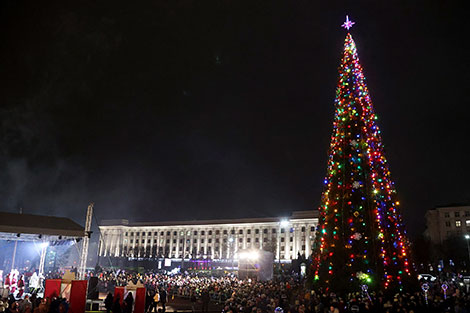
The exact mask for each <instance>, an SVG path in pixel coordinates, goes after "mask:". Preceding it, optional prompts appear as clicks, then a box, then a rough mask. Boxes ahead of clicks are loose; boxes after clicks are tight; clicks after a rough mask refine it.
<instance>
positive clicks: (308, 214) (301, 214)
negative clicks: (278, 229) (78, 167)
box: [100, 210, 318, 227]
mask: <svg viewBox="0 0 470 313" xmlns="http://www.w3.org/2000/svg"><path fill="white" fill-rule="evenodd" d="M283 218H288V219H291V220H295V219H306V218H318V211H317V210H308V211H294V212H292V214H291V216H289V217H253V218H236V219H235V218H234V219H214V220H186V221H169V222H129V221H128V220H125V219H112V220H102V221H101V225H100V226H121V225H122V226H142V227H144V226H179V225H181V226H182V225H215V224H244V223H275V222H279V221H280V220H282V219H283Z"/></svg>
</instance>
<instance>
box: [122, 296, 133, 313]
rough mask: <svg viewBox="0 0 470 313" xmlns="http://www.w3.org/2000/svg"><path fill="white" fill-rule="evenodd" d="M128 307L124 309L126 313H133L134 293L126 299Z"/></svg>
mask: <svg viewBox="0 0 470 313" xmlns="http://www.w3.org/2000/svg"><path fill="white" fill-rule="evenodd" d="M124 302H125V303H126V306H125V308H124V313H132V305H133V304H134V297H133V296H132V292H129V293H128V294H127V297H126V299H124Z"/></svg>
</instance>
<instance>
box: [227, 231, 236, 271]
mask: <svg viewBox="0 0 470 313" xmlns="http://www.w3.org/2000/svg"><path fill="white" fill-rule="evenodd" d="M233 240H234V239H233V237H229V238H228V242H229V247H230V249H229V253H230V259H231V261H232V273H233V255H234V253H235V249H234V247H233Z"/></svg>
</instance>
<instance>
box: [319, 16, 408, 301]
mask: <svg viewBox="0 0 470 313" xmlns="http://www.w3.org/2000/svg"><path fill="white" fill-rule="evenodd" d="M353 24H354V23H353V22H352V21H350V20H349V18H348V17H346V22H345V23H344V24H343V27H345V28H347V29H348V30H349V28H350V27H351V26H352V25H353ZM335 107H336V110H335V117H334V122H333V135H332V137H331V144H330V151H329V159H328V168H327V175H326V177H325V181H324V184H325V186H324V191H323V194H322V198H321V204H320V208H319V211H320V218H319V224H318V232H317V237H316V244H315V252H314V254H313V260H314V262H313V266H314V267H313V272H314V275H315V276H314V283H315V284H316V285H320V286H323V287H326V288H328V289H329V290H331V291H336V292H345V291H359V290H360V288H361V287H362V286H370V287H372V288H373V289H375V290H378V289H388V290H398V289H401V288H402V286H403V284H404V283H403V282H404V281H406V280H407V279H408V278H410V274H411V267H410V263H409V243H408V240H407V238H406V232H405V230H404V227H403V222H402V218H401V215H400V213H399V212H400V210H399V202H398V201H397V194H396V190H395V186H394V183H393V182H392V180H391V178H390V171H389V166H388V163H387V160H386V159H385V156H384V148H383V144H382V139H381V135H380V130H379V127H378V126H377V115H376V114H375V113H374V109H373V107H372V101H371V99H370V96H369V91H368V89H367V86H366V83H365V77H364V74H363V70H362V67H361V65H360V64H359V58H358V55H357V51H356V45H355V43H354V40H353V38H352V36H351V34H350V33H348V34H347V36H346V40H345V43H344V53H343V58H342V61H341V65H340V67H339V82H338V86H337V89H336V98H335ZM363 288H366V287H363Z"/></svg>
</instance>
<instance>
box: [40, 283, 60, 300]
mask: <svg viewBox="0 0 470 313" xmlns="http://www.w3.org/2000/svg"><path fill="white" fill-rule="evenodd" d="M61 282H62V279H46V286H45V288H44V298H54V297H59V296H60V285H61Z"/></svg>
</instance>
